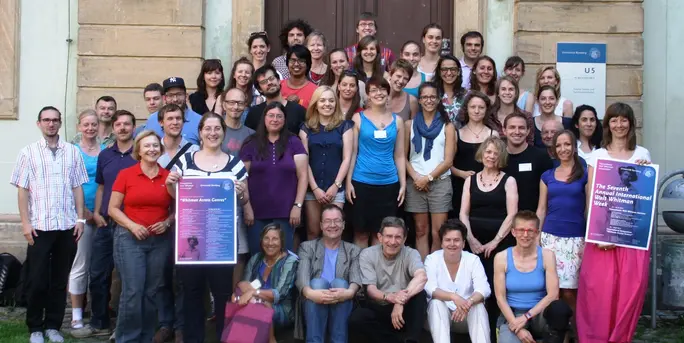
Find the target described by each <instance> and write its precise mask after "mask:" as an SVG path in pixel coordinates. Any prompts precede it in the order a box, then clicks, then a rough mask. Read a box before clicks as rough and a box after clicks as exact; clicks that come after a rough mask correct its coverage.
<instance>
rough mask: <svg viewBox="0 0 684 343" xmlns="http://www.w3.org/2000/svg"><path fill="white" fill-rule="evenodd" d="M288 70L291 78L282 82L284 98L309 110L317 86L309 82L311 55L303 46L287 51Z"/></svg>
mask: <svg viewBox="0 0 684 343" xmlns="http://www.w3.org/2000/svg"><path fill="white" fill-rule="evenodd" d="M286 57H287V70H288V71H289V72H290V78H289V79H286V80H282V81H280V89H281V93H282V94H283V97H285V98H286V99H287V100H288V101H292V102H296V103H298V104H300V105H302V106H304V108H309V102H310V101H311V96H312V95H313V93H314V91H316V84H314V83H313V82H311V81H309V77H308V75H309V71H310V70H311V53H310V52H309V49H307V48H306V47H304V46H303V45H299V44H297V45H293V46H291V47H290V48H289V49H288V50H287V55H286Z"/></svg>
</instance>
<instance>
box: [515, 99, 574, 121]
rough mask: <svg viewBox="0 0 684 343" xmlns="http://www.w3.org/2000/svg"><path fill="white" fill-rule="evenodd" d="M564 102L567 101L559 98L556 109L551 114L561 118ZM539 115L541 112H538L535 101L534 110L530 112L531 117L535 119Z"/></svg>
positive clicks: (537, 105)
mask: <svg viewBox="0 0 684 343" xmlns="http://www.w3.org/2000/svg"><path fill="white" fill-rule="evenodd" d="M565 100H568V99H566V98H564V97H560V99H559V100H558V105H556V108H555V109H554V110H553V113H554V114H555V115H557V116H561V117H562V116H563V103H565ZM521 108H525V105H524V104H523V107H521ZM540 115H541V111H540V110H539V104H538V103H537V102H536V101H535V102H534V109H533V110H532V116H533V117H537V116H540Z"/></svg>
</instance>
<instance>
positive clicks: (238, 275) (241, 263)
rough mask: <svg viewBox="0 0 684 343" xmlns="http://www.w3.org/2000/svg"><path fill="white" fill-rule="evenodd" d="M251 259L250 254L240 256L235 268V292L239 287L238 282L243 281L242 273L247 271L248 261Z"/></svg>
mask: <svg viewBox="0 0 684 343" xmlns="http://www.w3.org/2000/svg"><path fill="white" fill-rule="evenodd" d="M248 259H249V254H241V255H238V258H237V264H235V268H233V290H235V288H236V287H237V284H238V282H240V280H242V273H243V272H244V271H245V265H246V264H247V263H246V260H248Z"/></svg>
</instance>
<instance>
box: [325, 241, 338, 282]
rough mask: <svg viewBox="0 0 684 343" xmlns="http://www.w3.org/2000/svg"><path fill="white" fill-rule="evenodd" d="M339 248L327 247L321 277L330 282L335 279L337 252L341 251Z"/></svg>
mask: <svg viewBox="0 0 684 343" xmlns="http://www.w3.org/2000/svg"><path fill="white" fill-rule="evenodd" d="M339 250H340V249H339V248H337V249H328V248H325V260H324V262H323V271H322V272H321V279H323V280H326V281H328V282H332V280H335V272H336V271H335V267H336V265H337V253H338V252H339Z"/></svg>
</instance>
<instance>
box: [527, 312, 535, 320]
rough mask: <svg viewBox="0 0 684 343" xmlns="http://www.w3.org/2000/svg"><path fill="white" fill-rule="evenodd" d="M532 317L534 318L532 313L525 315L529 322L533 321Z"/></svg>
mask: <svg viewBox="0 0 684 343" xmlns="http://www.w3.org/2000/svg"><path fill="white" fill-rule="evenodd" d="M532 317H533V315H532V313H529V312H527V313H525V318H527V320H530V319H532Z"/></svg>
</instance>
